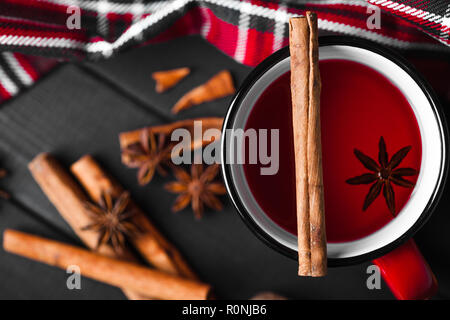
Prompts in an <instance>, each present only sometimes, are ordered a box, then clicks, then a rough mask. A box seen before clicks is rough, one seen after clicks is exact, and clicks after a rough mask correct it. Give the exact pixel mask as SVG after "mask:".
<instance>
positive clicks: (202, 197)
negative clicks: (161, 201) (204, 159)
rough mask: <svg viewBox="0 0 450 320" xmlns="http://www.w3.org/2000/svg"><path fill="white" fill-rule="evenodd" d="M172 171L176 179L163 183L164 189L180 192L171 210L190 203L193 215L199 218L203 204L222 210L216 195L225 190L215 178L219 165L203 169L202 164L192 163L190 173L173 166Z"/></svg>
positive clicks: (180, 208)
mask: <svg viewBox="0 0 450 320" xmlns="http://www.w3.org/2000/svg"><path fill="white" fill-rule="evenodd" d="M173 173H174V175H175V178H176V179H177V181H174V182H169V183H167V184H166V185H165V188H166V190H168V191H170V192H172V193H179V194H180V195H179V196H178V197H177V199H176V200H175V203H174V205H173V207H172V211H174V212H177V211H180V210H182V209H184V208H185V207H187V206H188V205H189V203H191V206H192V210H193V211H194V214H195V217H196V218H197V219H200V218H201V217H202V215H203V210H204V205H206V206H208V207H210V208H211V209H214V210H217V211H220V210H222V208H223V206H222V203H221V202H220V200H219V199H218V198H217V197H216V195H222V194H225V193H226V190H225V186H224V185H223V183H222V182H219V181H217V180H215V178H216V176H217V174H218V173H219V165H217V164H213V165H211V166H208V167H207V168H206V169H205V170H204V171H203V165H202V164H192V165H191V174H190V175H189V174H188V173H187V172H186V171H185V170H184V169H182V168H180V167H174V168H173Z"/></svg>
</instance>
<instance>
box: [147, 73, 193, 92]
mask: <svg viewBox="0 0 450 320" xmlns="http://www.w3.org/2000/svg"><path fill="white" fill-rule="evenodd" d="M190 72H191V70H190V69H189V68H178V69H172V70H164V71H157V72H153V73H152V78H153V79H154V80H155V82H156V88H155V89H156V92H158V93H161V92H164V91H166V90H168V89H170V88H172V87H173V86H175V85H176V84H177V83H178V82H180V81H181V80H182V79H183V78H185V77H186V76H187V75H188V74H189V73H190Z"/></svg>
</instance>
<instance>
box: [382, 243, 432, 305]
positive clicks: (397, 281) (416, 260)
mask: <svg viewBox="0 0 450 320" xmlns="http://www.w3.org/2000/svg"><path fill="white" fill-rule="evenodd" d="M373 262H374V263H375V264H376V265H377V266H378V267H379V268H380V271H381V274H382V276H383V279H384V281H385V282H386V283H387V285H388V286H389V288H390V289H391V291H392V293H393V294H394V296H395V297H396V298H397V299H399V300H422V299H429V298H431V297H432V296H433V295H434V294H435V293H436V292H437V289H438V284H437V281H436V277H435V276H434V274H433V272H432V271H431V269H430V266H429V265H428V263H427V262H426V261H425V259H424V257H423V256H422V254H421V253H420V251H419V249H418V248H417V246H416V244H415V242H414V240H413V239H410V240H408V241H407V242H406V243H405V244H403V245H401V246H400V247H398V248H397V249H394V250H393V251H391V252H389V253H387V254H386V255H384V256H382V257H380V258H378V259H375V260H373Z"/></svg>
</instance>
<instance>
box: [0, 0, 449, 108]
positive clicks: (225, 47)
mask: <svg viewBox="0 0 450 320" xmlns="http://www.w3.org/2000/svg"><path fill="white" fill-rule="evenodd" d="M0 1H1V4H0V50H1V51H2V53H1V54H0V102H2V101H4V100H7V99H9V98H11V97H12V96H14V95H16V94H18V93H19V92H20V91H21V89H23V88H26V87H29V86H31V85H32V84H33V83H34V82H35V81H36V80H37V79H38V78H39V76H40V75H42V74H44V73H45V72H47V71H48V70H49V69H51V68H52V67H53V66H54V65H55V64H56V63H58V62H59V61H61V60H71V59H83V58H87V59H98V58H107V57H110V56H111V55H113V54H116V53H118V52H120V51H122V50H126V49H127V48H130V47H136V46H142V45H146V44H149V43H155V42H160V41H165V40H168V39H172V38H175V37H179V36H184V35H191V34H200V35H202V36H203V37H204V38H205V39H206V40H207V41H209V42H210V43H211V44H213V45H215V46H216V47H217V48H219V49H220V50H222V51H223V52H224V53H226V54H227V55H229V56H231V57H233V58H234V59H235V60H236V61H238V62H240V63H243V64H246V65H250V66H255V65H256V64H258V63H259V62H260V61H262V60H263V59H264V58H265V57H267V56H268V55H270V54H271V53H273V52H274V51H276V50H278V49H280V48H282V47H283V46H286V45H287V44H288V28H287V23H288V20H289V18H290V17H292V16H297V15H302V14H303V13H304V12H305V11H306V10H312V11H315V12H317V14H318V18H319V29H320V30H321V31H324V32H332V33H338V34H349V35H354V36H359V37H362V38H366V39H370V40H373V41H376V42H379V43H381V44H384V45H389V46H392V47H396V48H401V49H426V50H439V51H445V50H447V49H448V48H447V46H448V45H450V27H449V26H450V1H449V0H428V1H416V0H397V1H388V0H368V1H364V0H317V1H307V0H297V1H294V0H291V1H281V0H280V1H261V0H251V1H250V0H249V1H237V0H170V1H169V0H166V1H145V0H0ZM377 15H378V17H379V19H378V21H379V26H377V24H376V20H373V21H372V20H371V19H377ZM77 18H79V19H78V20H77ZM370 21H372V22H370ZM374 21H375V22H374ZM78 22H79V23H78Z"/></svg>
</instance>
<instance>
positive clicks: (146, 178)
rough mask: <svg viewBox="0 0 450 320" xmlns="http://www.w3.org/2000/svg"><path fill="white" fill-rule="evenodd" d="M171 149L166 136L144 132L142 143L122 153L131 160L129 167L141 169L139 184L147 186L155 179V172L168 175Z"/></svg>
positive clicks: (131, 146) (130, 146) (128, 163)
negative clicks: (167, 168)
mask: <svg viewBox="0 0 450 320" xmlns="http://www.w3.org/2000/svg"><path fill="white" fill-rule="evenodd" d="M171 149H172V146H171V145H170V144H168V143H167V142H166V135H164V134H158V135H155V134H154V133H153V132H152V131H151V130H143V131H142V134H141V139H140V142H139V143H134V144H131V145H129V146H128V147H126V148H125V149H124V150H122V153H123V154H124V155H126V156H127V157H129V159H130V161H129V162H127V166H128V167H130V168H139V170H138V174H137V179H138V182H139V184H140V185H146V184H148V183H149V182H150V181H151V180H152V179H153V177H154V175H155V171H157V172H158V173H159V174H160V175H161V176H166V175H167V170H166V167H167V166H169V164H170V153H171Z"/></svg>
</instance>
